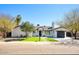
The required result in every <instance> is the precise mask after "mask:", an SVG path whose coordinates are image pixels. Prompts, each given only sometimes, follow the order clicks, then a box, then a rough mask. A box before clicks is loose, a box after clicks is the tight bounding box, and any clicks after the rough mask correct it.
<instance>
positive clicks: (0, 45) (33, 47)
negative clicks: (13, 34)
mask: <svg viewBox="0 0 79 59" xmlns="http://www.w3.org/2000/svg"><path fill="white" fill-rule="evenodd" d="M0 54H79V46H72V45H63V44H59V43H53V42H0Z"/></svg>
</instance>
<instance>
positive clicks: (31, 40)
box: [22, 37, 58, 42]
mask: <svg viewBox="0 0 79 59" xmlns="http://www.w3.org/2000/svg"><path fill="white" fill-rule="evenodd" d="M22 41H24V42H39V37H28V38H24V39H23V40H22ZM44 41H45V42H46V41H48V42H58V41H57V40H55V39H53V38H45V37H41V39H40V42H44Z"/></svg>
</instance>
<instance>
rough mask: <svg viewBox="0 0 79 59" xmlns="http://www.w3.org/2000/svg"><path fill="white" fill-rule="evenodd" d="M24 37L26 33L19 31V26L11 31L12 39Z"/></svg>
mask: <svg viewBox="0 0 79 59" xmlns="http://www.w3.org/2000/svg"><path fill="white" fill-rule="evenodd" d="M25 35H26V33H25V32H23V31H21V28H20V26H17V27H15V28H14V29H13V30H12V32H11V36H12V37H22V36H25Z"/></svg>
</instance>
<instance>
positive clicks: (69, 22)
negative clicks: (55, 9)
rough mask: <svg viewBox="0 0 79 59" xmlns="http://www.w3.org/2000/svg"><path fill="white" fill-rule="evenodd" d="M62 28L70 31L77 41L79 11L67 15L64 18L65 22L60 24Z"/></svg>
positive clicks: (75, 10)
mask: <svg viewBox="0 0 79 59" xmlns="http://www.w3.org/2000/svg"><path fill="white" fill-rule="evenodd" d="M60 26H62V27H65V28H67V29H68V30H70V31H71V33H72V36H74V37H75V39H76V35H77V32H78V31H79V9H74V10H72V11H71V12H69V13H67V14H66V15H65V17H64V21H62V23H60Z"/></svg>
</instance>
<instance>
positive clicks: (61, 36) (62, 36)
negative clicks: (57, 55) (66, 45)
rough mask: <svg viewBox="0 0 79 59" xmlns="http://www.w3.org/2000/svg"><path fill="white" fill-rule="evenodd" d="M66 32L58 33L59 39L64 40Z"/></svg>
mask: <svg viewBox="0 0 79 59" xmlns="http://www.w3.org/2000/svg"><path fill="white" fill-rule="evenodd" d="M64 37H65V32H64V31H57V38H64Z"/></svg>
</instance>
